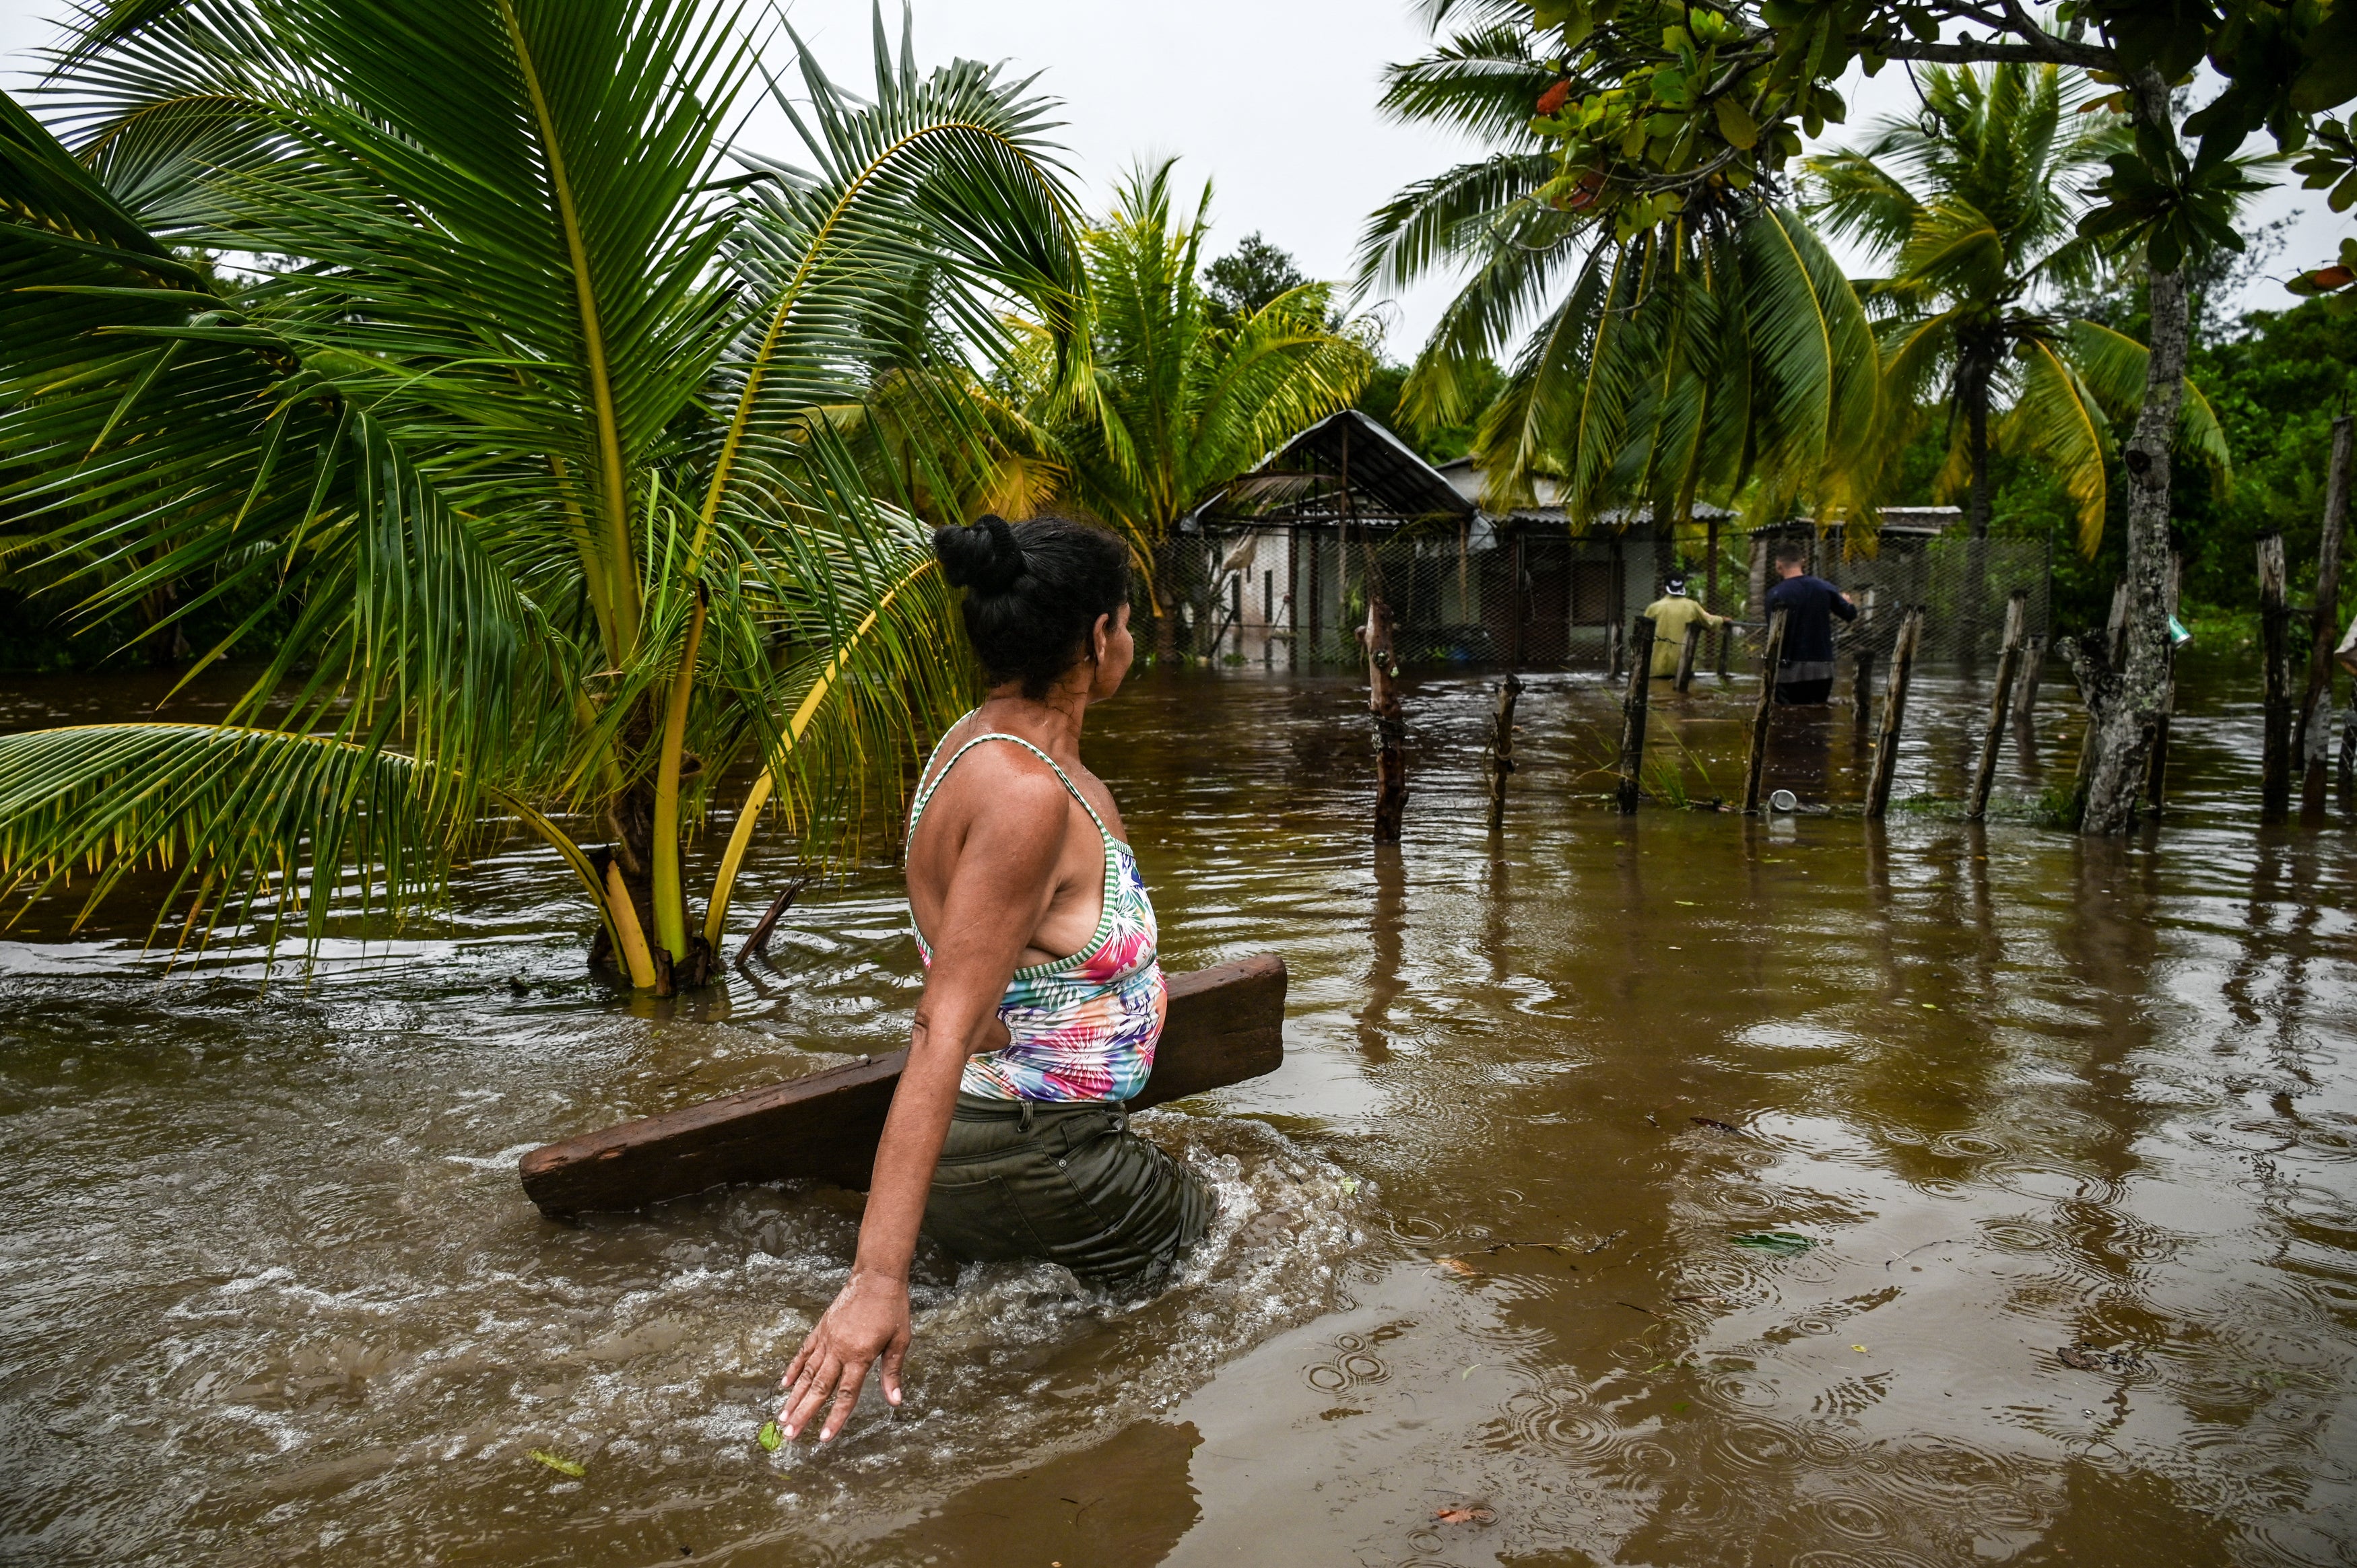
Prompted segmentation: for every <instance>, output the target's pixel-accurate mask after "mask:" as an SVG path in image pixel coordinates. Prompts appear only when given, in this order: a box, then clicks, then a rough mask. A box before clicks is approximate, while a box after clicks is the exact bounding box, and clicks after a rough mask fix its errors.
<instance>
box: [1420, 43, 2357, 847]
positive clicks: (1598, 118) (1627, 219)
mask: <svg viewBox="0 0 2357 1568" xmlns="http://www.w3.org/2000/svg"><path fill="white" fill-rule="evenodd" d="M1432 8H1433V9H1434V10H1436V11H1437V12H1443V13H1448V12H1458V11H1474V10H1480V11H1481V12H1483V13H1484V14H1494V15H1499V16H1507V15H1511V16H1524V15H1527V16H1533V17H1534V18H1535V20H1536V22H1537V23H1538V25H1539V26H1540V27H1543V28H1544V29H1546V30H1547V31H1548V32H1549V33H1550V34H1551V35H1552V36H1553V38H1554V39H1555V52H1554V54H1553V55H1552V56H1551V57H1550V58H1549V59H1548V62H1547V63H1548V64H1549V66H1550V67H1551V68H1552V69H1554V70H1555V72H1556V73H1557V74H1556V77H1555V83H1554V84H1553V85H1551V86H1550V87H1549V88H1548V90H1547V91H1546V92H1545V93H1544V95H1542V96H1541V98H1540V99H1539V100H1538V101H1537V102H1535V104H1534V108H1535V109H1536V112H1537V119H1536V121H1535V122H1534V124H1536V125H1537V126H1538V127H1539V128H1540V130H1541V133H1542V134H1544V135H1545V136H1546V137H1547V138H1548V139H1549V140H1550V141H1551V142H1552V144H1553V145H1554V146H1555V151H1556V158H1555V172H1554V176H1553V188H1552V191H1551V193H1550V194H1551V196H1552V197H1553V199H1557V200H1559V201H1562V202H1564V203H1565V204H1566V205H1570V204H1573V203H1577V204H1578V205H1580V206H1581V207H1582V208H1583V209H1588V210H1592V211H1594V212H1595V213H1596V215H1597V220H1598V222H1609V223H1610V224H1611V225H1613V227H1614V229H1615V231H1618V232H1621V233H1633V232H1635V231H1639V230H1641V229H1645V228H1650V227H1652V226H1656V225H1659V224H1661V223H1663V222H1664V221H1665V220H1674V218H1675V217H1676V215H1677V214H1678V213H1679V212H1680V211H1681V210H1683V209H1684V207H1685V206H1686V204H1687V203H1688V202H1690V201H1692V200H1694V199H1697V198H1698V197H1703V196H1706V194H1707V193H1710V192H1713V191H1715V190H1717V189H1719V188H1723V187H1728V186H1732V187H1735V188H1747V187H1749V186H1752V185H1754V184H1756V183H1758V182H1760V181H1761V180H1763V179H1772V178H1774V177H1777V176H1779V175H1780V174H1781V171H1782V170H1783V169H1784V167H1785V166H1786V165H1787V164H1788V163H1790V162H1791V161H1792V159H1793V158H1794V157H1796V156H1798V155H1799V153H1800V149H1801V141H1802V138H1803V136H1804V135H1806V136H1814V135H1817V134H1820V133H1821V132H1822V130H1823V128H1824V126H1825V125H1826V124H1830V123H1835V122H1837V121H1839V120H1840V119H1841V118H1842V117H1843V114H1844V113H1845V106H1844V104H1843V102H1842V100H1841V97H1840V94H1839V92H1838V91H1836V89H1835V82H1837V81H1839V80H1840V79H1841V77H1842V76H1843V74H1844V73H1845V72H1846V71H1847V70H1849V69H1850V67H1851V66H1852V65H1853V64H1857V65H1861V66H1862V67H1863V68H1864V69H1865V70H1867V72H1868V73H1869V74H1871V73H1873V72H1877V71H1879V70H1882V69H1883V68H1884V67H1885V66H1886V65H1888V64H1889V62H1891V61H1893V60H1899V61H1923V62H1930V63H1939V64H1946V65H1986V64H1996V63H2001V62H2018V63H2023V64H2033V65H2061V66H2076V67H2078V68H2080V69H2082V70H2087V71H2089V72H2091V73H2093V75H2094V76H2095V78H2096V80H2097V81H2099V82H2101V83H2103V84H2104V85H2105V86H2107V87H2109V88H2111V89H2112V90H2113V93H2114V97H2113V102H2114V103H2115V106H2116V107H2117V108H2118V109H2119V110H2120V111H2122V112H2123V113H2126V116H2127V118H2128V120H2129V122H2130V124H2131V126H2132V128H2133V142H2132V145H2130V146H2129V147H2127V148H2126V149H2123V150H2122V151H2121V152H2119V153H2118V154H2116V155H2115V156H2113V157H2112V158H2111V159H2110V160H2109V164H2108V172H2107V173H2106V174H2105V176H2104V178H2103V179H2102V180H2101V181H2099V182H2098V183H2097V185H2096V186H2095V188H2094V191H2093V197H2094V201H2093V206H2092V207H2091V209H2089V211H2088V212H2087V214H2086V216H2085V217H2084V218H2083V220H2081V225H2080V231H2081V232H2082V233H2083V234H2085V235H2087V236H2088V237H2090V238H2091V239H2094V240H2098V241H2101V242H2104V243H2105V244H2106V245H2108V246H2110V247H2112V248H2113V249H2115V251H2117V252H2136V253H2140V254H2141V255H2142V256H2143V258H2144V261H2145V263H2146V265H2147V274H2148V276H2149V278H2150V291H2149V292H2150V301H2151V329H2150V336H2149V341H2148V343H2147V348H2148V349H2149V350H2150V352H2149V356H2148V358H2147V364H2146V376H2145V388H2144V396H2143V401H2142V403H2141V404H2140V406H2139V409H2138V412H2137V414H2136V423H2135V426H2134V429H2133V431H2132V433H2131V434H2130V435H2129V437H2128V440H2127V442H2126V451H2125V453H2124V456H2123V463H2124V466H2125V467H2126V469H2127V476H2128V504H2127V569H2126V583H2127V590H2128V628H2127V636H2126V658H2125V660H2122V661H2121V662H2120V664H2119V665H2118V666H2117V667H2115V666H2114V665H2113V664H2112V662H2111V660H2109V658H2108V657H2107V656H2106V650H2105V649H2104V647H2103V646H2102V645H2101V644H2100V642H2097V641H2095V640H2093V639H2088V640H2083V641H2081V642H2079V643H2075V644H2073V645H2072V649H2071V650H2070V651H2071V654H2072V667H2073V669H2074V671H2076V673H2077V674H2078V676H2079V680H2080V685H2081V690H2082V692H2083V694H2084V695H2085V697H2086V700H2087V704H2088V709H2089V713H2090V715H2091V721H2092V722H2091V725H2090V728H2089V735H2088V742H2087V746H2088V751H2087V765H2086V767H2085V768H2084V769H2083V785H2084V795H2083V801H2082V811H2081V822H2082V826H2083V830H2084V831H2086V832H2090V833H2116V832H2124V831H2126V829H2127V828H2128V827H2129V826H2130V825H2131V824H2132V823H2133V822H2135V819H2136V810H2137V803H2138V801H2139V800H2140V799H2141V797H2142V794H2143V784H2144V776H2145V771H2146V768H2147V762H2148V759H2149V757H2150V755H2151V750H2152V742H2153V737H2154V736H2155V734H2156V732H2157V729H2158V721H2159V718H2160V714H2161V712H2162V708H2163V704H2164V703H2165V702H2166V700H2167V695H2168V687H2169V583H2170V575H2171V573H2170V564H2169V474H2170V471H2169V460H2170V451H2171V447H2172V445H2173V441H2174V436H2175V433H2176V431H2177V427H2178V421H2179V403H2180V402H2181V400H2182V395H2183V387H2184V372H2185V359H2186V353H2187V350H2188V348H2189V346H2190V331H2191V325H2190V319H2189V313H2188V309H2187V295H2186V286H2185V283H2186V280H2185V262H2186V259H2187V257H2188V255H2189V254H2190V253H2193V252H2198V251H2201V250H2203V249H2206V248H2208V247H2212V246H2222V247H2224V248H2226V249H2229V250H2233V249H2239V248H2240V247H2241V244H2242V239H2241V236H2240V235H2238V234H2237V233H2236V232H2235V231H2234V229H2233V223H2232V221H2231V217H2232V212H2233V204H2234V203H2235V201H2236V200H2238V199H2240V198H2241V197H2242V196H2243V195H2244V193H2245V192H2246V191H2247V189H2248V188H2249V177H2248V175H2247V174H2246V173H2245V172H2244V169H2243V168H2242V167H2241V166H2238V165H2237V163H2236V161H2235V154H2237V153H2238V152H2239V151H2240V150H2241V148H2242V146H2243V145H2244V142H2245V141H2246V140H2247V139H2248V138H2249V137H2250V136H2251V135H2253V134H2255V133H2257V132H2260V131H2262V130H2264V131H2266V132H2268V133H2270V134H2272V135H2273V136H2274V138H2275V142H2276V147H2277V149H2278V150H2279V151H2281V152H2283V153H2285V154H2293V153H2298V152H2299V151H2301V150H2302V149H2303V148H2305V147H2306V146H2308V145H2309V141H2310V137H2311V133H2312V131H2313V129H2314V126H2315V122H2316V118H2317V116H2319V115H2320V114H2323V113H2326V112H2328V111H2330V110H2331V109H2333V108H2335V107H2336V106H2338V105H2339V104H2341V103H2343V102H2347V101H2349V100H2350V99H2351V98H2352V97H2357V0H2166V3H2155V0H2072V3H2070V4H2066V5H2062V6H2061V7H2060V8H2059V9H2058V10H2057V11H2056V12H2055V13H2054V14H2053V15H2052V16H2051V17H2041V16H2037V15H2034V14H2032V13H2031V12H2030V11H2029V9H2028V8H2027V7H2026V6H2025V5H2023V4H2022V3H2021V0H1727V3H1719V0H1703V3H1700V4H1694V5H1688V4H1684V3H1683V0H1533V3H1532V4H1531V5H1529V6H1528V8H1527V9H1526V8H1525V5H1523V0H1432ZM2205 59H2206V60H2207V61H2208V63H2209V65H2210V66H2211V68H2212V70H2215V71H2216V72H2217V73H2218V74H2219V76H2220V77H2221V78H2222V81H2223V87H2222V91H2219V93H2218V94H2217V95H2216V96H2215V97H2214V98H2213V99H2212V100H2211V101H2210V102H2208V103H2206V104H2204V105H2203V106H2202V107H2201V109H2200V110H2199V111H2198V112H2196V113H2194V114H2193V115H2192V116H2191V117H2190V119H2189V120H2188V121H2187V122H2186V124H2185V125H2184V127H2183V130H2182V134H2180V131H2179V126H2178V125H2177V124H2176V122H2175V119H2174V117H2173V115H2172V112H2171V104H2170V91H2171V88H2172V86H2173V85H2175V84H2178V83H2179V82H2182V81H2187V80H2189V79H2190V76H2191V74H2192V72H2193V71H2194V70H2195V68H2196V67H2198V66H2200V65H2201V63H2202V62H2203V61H2204V60H2205ZM2189 138H2190V139H2191V141H2192V143H2193V145H2192V148H2191V150H2190V151H2189V150H2188V147H2187V140H2188V139H2189Z"/></svg>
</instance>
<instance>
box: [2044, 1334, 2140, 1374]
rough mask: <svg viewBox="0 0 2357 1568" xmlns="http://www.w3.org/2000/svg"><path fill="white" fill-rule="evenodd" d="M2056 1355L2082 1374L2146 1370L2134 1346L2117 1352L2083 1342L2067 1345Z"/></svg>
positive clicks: (2067, 1365)
mask: <svg viewBox="0 0 2357 1568" xmlns="http://www.w3.org/2000/svg"><path fill="white" fill-rule="evenodd" d="M2054 1354H2055V1355H2056V1356H2057V1357H2059V1358H2060V1359H2061V1362H2062V1364H2063V1365H2064V1366H2066V1367H2070V1368H2073V1369H2076V1370H2079V1371H2082V1372H2114V1373H2124V1372H2141V1371H2143V1370H2144V1358H2143V1357H2141V1356H2139V1355H2137V1354H2136V1348H2135V1347H2134V1346H2132V1345H2123V1346H2121V1347H2120V1348H2117V1349H2115V1350H2105V1349H2104V1348H2100V1347H2098V1346H2094V1345H2090V1344H2088V1343H2086V1342H2085V1341H2084V1340H2082V1341H2080V1342H2079V1343H2078V1344H2076V1345H2065V1346H2063V1347H2062V1348H2061V1349H2060V1350H2057V1351H2056V1352H2054Z"/></svg>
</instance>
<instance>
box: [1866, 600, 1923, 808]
mask: <svg viewBox="0 0 2357 1568" xmlns="http://www.w3.org/2000/svg"><path fill="white" fill-rule="evenodd" d="M1922 637H1923V612H1922V611H1921V610H1920V609H1914V610H1909V611H1908V612H1907V618H1906V619H1905V620H1904V621H1902V622H1901V623H1900V627H1899V646H1898V647H1896V648H1894V649H1892V650H1890V689H1889V691H1887V692H1885V693H1883V696H1882V729H1881V733H1880V734H1879V735H1878V736H1877V737H1876V739H1875V743H1874V775H1873V779H1872V780H1871V782H1869V783H1868V784H1867V790H1866V818H1867V821H1868V822H1880V821H1881V820H1882V814H1883V813H1884V812H1885V811H1889V809H1890V781H1891V780H1892V779H1895V778H1897V777H1898V774H1899V735H1900V730H1901V729H1903V728H1904V727H1905V725H1906V723H1907V685H1908V682H1910V681H1911V680H1912V679H1913V678H1914V674H1915V645H1916V644H1917V643H1918V642H1920V641H1921V640H1922Z"/></svg>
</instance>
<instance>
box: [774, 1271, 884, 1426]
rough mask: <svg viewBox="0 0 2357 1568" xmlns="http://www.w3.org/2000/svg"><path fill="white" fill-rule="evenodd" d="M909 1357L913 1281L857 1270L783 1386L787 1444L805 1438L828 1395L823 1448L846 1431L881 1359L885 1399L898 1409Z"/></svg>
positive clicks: (788, 1371)
mask: <svg viewBox="0 0 2357 1568" xmlns="http://www.w3.org/2000/svg"><path fill="white" fill-rule="evenodd" d="M908 1353H909V1283H908V1281H906V1280H904V1279H895V1278H893V1277H892V1276H891V1275H888V1274H883V1273H867V1272H866V1271H863V1270H860V1269H857V1268H854V1269H853V1270H852V1272H851V1278H850V1280H849V1281H848V1282H847V1283H845V1285H844V1287H843V1289H842V1290H841V1291H839V1292H838V1293H836V1295H835V1298H834V1305H831V1306H829V1307H828V1308H827V1309H826V1313H825V1315H824V1316H822V1317H821V1318H820V1319H819V1320H818V1326H817V1327H815V1328H813V1329H812V1330H811V1331H810V1337H809V1338H807V1339H805V1340H803V1341H802V1349H801V1351H800V1352H799V1353H797V1354H796V1355H795V1357H794V1361H793V1365H792V1366H791V1367H788V1368H787V1369H786V1375H785V1378H784V1380H782V1381H781V1382H780V1384H779V1385H778V1386H779V1387H780V1389H782V1390H783V1391H785V1396H786V1398H785V1402H784V1403H783V1404H781V1405H780V1406H779V1407H778V1423H779V1425H780V1426H781V1427H783V1428H784V1429H785V1435H786V1438H787V1440H788V1441H789V1442H791V1440H793V1439H794V1438H796V1437H799V1436H801V1435H802V1428H803V1427H804V1426H805V1425H807V1424H809V1423H810V1419H811V1417H812V1416H813V1415H815V1414H817V1413H818V1408H819V1406H821V1405H822V1404H825V1403H826V1402H827V1396H828V1395H829V1394H833V1395H834V1403H833V1405H832V1406H830V1407H829V1408H828V1410H827V1412H826V1424H825V1425H823V1427H821V1428H820V1429H819V1434H818V1440H819V1441H820V1442H821V1443H824V1442H826V1441H827V1440H828V1439H830V1438H832V1437H833V1436H834V1434H836V1433H838V1432H840V1431H842V1430H843V1423H845V1421H847V1420H849V1419H850V1418H851V1407H852V1406H853V1405H855V1404H857V1403H858V1402H859V1390H860V1387H861V1385H862V1384H864V1383H866V1381H867V1369H868V1367H869V1366H870V1365H872V1364H873V1363H875V1362H876V1361H877V1359H879V1358H880V1359H882V1361H883V1374H884V1397H885V1398H886V1399H887V1400H888V1401H890V1402H892V1404H894V1405H895V1406H898V1405H899V1402H900V1361H901V1359H902V1358H903V1357H905V1356H907V1355H908Z"/></svg>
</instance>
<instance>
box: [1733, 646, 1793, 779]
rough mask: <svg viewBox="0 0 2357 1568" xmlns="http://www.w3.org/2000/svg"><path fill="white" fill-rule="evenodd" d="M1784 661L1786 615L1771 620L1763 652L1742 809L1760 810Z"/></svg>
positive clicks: (1761, 651)
mask: <svg viewBox="0 0 2357 1568" xmlns="http://www.w3.org/2000/svg"><path fill="white" fill-rule="evenodd" d="M1783 661H1784V612H1783V611H1782V610H1777V611H1775V612H1773V613H1772V614H1770V616H1769V618H1768V644H1767V646H1766V647H1765V648H1763V649H1761V650H1760V705H1759V706H1758V707H1756V708H1754V709H1753V710H1752V711H1751V753H1750V755H1749V757H1745V758H1744V762H1743V809H1744V811H1747V812H1750V811H1758V810H1759V809H1760V774H1761V773H1762V772H1763V771H1764V770H1765V769H1766V768H1767V766H1768V726H1769V725H1770V723H1771V722H1772V721H1773V720H1774V719H1775V717H1776V667H1777V666H1778V665H1779V664H1781V663H1782V662H1783Z"/></svg>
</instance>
